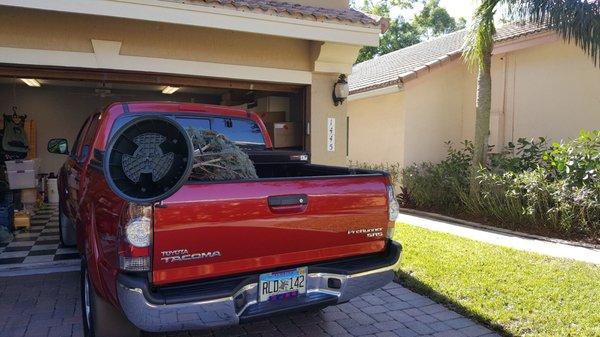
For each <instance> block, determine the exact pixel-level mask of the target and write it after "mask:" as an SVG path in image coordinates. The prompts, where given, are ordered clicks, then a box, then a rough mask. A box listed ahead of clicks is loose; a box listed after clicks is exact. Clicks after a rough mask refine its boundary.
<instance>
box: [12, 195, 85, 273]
mask: <svg viewBox="0 0 600 337" xmlns="http://www.w3.org/2000/svg"><path fill="white" fill-rule="evenodd" d="M58 235H59V234H58V209H57V207H55V206H51V207H49V208H46V209H42V210H38V211H37V212H36V213H35V215H33V216H32V217H31V228H30V229H29V230H28V231H27V230H24V231H18V232H17V234H15V237H14V239H13V240H12V241H11V242H10V243H8V244H2V245H3V247H0V267H11V266H23V265H25V264H32V263H44V262H53V261H63V260H77V259H79V254H78V253H77V250H76V249H74V248H67V247H62V246H61V244H60V240H59V237H58Z"/></svg>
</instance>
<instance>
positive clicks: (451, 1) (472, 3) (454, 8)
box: [392, 0, 477, 23]
mask: <svg viewBox="0 0 600 337" xmlns="http://www.w3.org/2000/svg"><path fill="white" fill-rule="evenodd" d="M476 4H477V1H476V0H441V1H440V6H441V7H444V8H446V10H447V11H448V13H449V14H450V15H451V16H453V17H455V18H460V17H464V18H465V19H466V20H467V23H470V22H471V16H472V14H473V11H474V10H475V7H476ZM421 8H423V4H422V3H420V2H419V3H416V4H415V5H414V8H412V9H405V10H392V16H393V17H397V16H399V15H402V16H403V17H404V19H406V20H410V19H412V17H413V16H414V15H415V13H417V12H419V11H420V10H421Z"/></svg>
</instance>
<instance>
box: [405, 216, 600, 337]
mask: <svg viewBox="0 0 600 337" xmlns="http://www.w3.org/2000/svg"><path fill="white" fill-rule="evenodd" d="M395 238H396V240H399V241H401V242H402V245H403V247H404V251H403V257H402V267H401V273H400V279H401V283H402V284H403V285H404V286H406V287H407V288H410V289H412V290H413V291H416V292H418V293H421V294H424V295H427V296H429V297H430V298H432V299H433V300H435V301H438V302H441V303H444V304H446V305H448V306H449V307H451V308H452V309H454V310H456V311H457V312H459V313H461V314H464V315H467V316H470V317H473V318H475V319H476V320H479V321H480V322H482V323H485V324H487V325H488V326H490V327H492V328H494V329H496V330H497V331H500V332H501V333H504V334H506V335H517V336H586V337H587V336H600V266H594V265H590V264H586V263H581V262H574V261H570V260H564V259H557V258H550V257H545V256H541V255H537V254H532V253H527V252H522V251H517V250H514V249H510V248H504V247H499V246H494V245H490V244H487V243H481V242H476V241H472V240H468V239H464V238H460V237H457V236H453V235H450V234H445V233H439V232H433V231H430V230H426V229H422V228H418V227H413V226H409V225H398V228H397V230H396V236H395Z"/></svg>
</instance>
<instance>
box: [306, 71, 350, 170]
mask: <svg viewBox="0 0 600 337" xmlns="http://www.w3.org/2000/svg"><path fill="white" fill-rule="evenodd" d="M337 80H338V75H337V74H314V75H313V82H312V85H311V88H310V93H309V97H308V99H309V112H308V122H309V123H310V142H309V149H310V152H311V160H312V162H313V163H316V164H330V165H345V164H346V115H347V111H348V110H347V108H348V104H343V105H338V106H337V107H336V106H334V105H333V100H332V98H331V91H332V88H333V85H334V83H335V82H336V81H337ZM328 118H335V151H333V152H329V151H328V150H327V119H328Z"/></svg>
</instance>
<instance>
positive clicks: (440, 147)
mask: <svg viewBox="0 0 600 337" xmlns="http://www.w3.org/2000/svg"><path fill="white" fill-rule="evenodd" d="M466 74H467V71H466V67H465V66H464V65H463V64H462V63H461V61H460V60H456V61H452V62H451V63H450V64H447V65H444V66H442V67H440V68H437V69H433V70H432V71H431V73H429V74H426V75H424V76H423V77H421V78H418V79H415V80H413V81H410V82H408V83H407V84H406V86H405V93H406V96H405V97H406V98H405V117H404V121H405V125H404V128H405V137H404V139H405V141H404V164H405V165H410V164H413V163H420V162H423V161H437V160H440V159H441V158H444V156H445V155H446V145H445V144H444V142H447V141H451V142H453V143H454V144H456V143H459V142H460V141H461V140H462V111H463V107H464V105H467V107H468V103H467V104H465V101H464V99H463V97H464V95H465V89H466V86H465V83H466Z"/></svg>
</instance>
